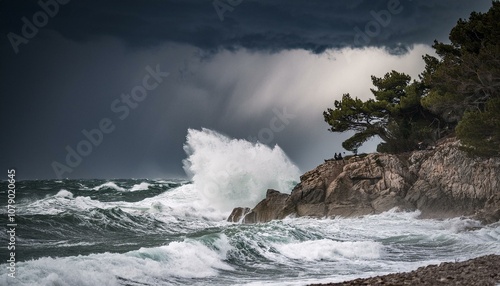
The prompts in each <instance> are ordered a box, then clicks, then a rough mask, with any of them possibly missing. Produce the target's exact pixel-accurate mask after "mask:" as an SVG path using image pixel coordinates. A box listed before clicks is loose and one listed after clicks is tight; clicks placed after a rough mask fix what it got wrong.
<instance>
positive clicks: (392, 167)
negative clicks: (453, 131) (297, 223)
mask: <svg viewBox="0 0 500 286" xmlns="http://www.w3.org/2000/svg"><path fill="white" fill-rule="evenodd" d="M395 207H397V208H399V209H401V210H415V209H418V210H420V211H421V217H422V218H449V217H456V216H473V217H475V218H477V219H480V220H482V221H483V222H485V223H492V222H496V221H498V220H500V158H490V159H484V158H473V157H470V156H468V155H467V154H466V153H465V152H463V151H461V150H460V149H459V143H458V141H456V140H454V139H448V140H447V141H445V142H442V143H441V144H439V145H438V146H437V147H435V149H434V150H425V151H415V152H411V153H407V154H399V155H392V154H370V155H367V156H366V157H363V158H359V157H355V158H351V159H349V160H346V161H327V162H325V163H324V164H321V165H319V166H318V167H317V168H316V169H314V170H311V171H309V172H307V173H305V174H304V175H302V176H301V177H300V183H299V184H298V185H297V186H295V188H294V189H293V190H292V193H291V194H290V195H288V194H282V193H280V192H278V191H275V190H268V191H267V195H266V198H265V199H264V200H262V201H261V202H260V203H259V204H257V206H255V208H253V209H252V210H251V211H249V212H248V213H247V214H243V216H244V218H243V220H242V221H243V222H244V223H254V222H267V221H271V220H273V219H282V218H284V217H286V216H289V215H295V216H311V217H335V216H344V217H347V216H360V215H367V214H376V213H381V212H384V211H387V210H390V209H392V208H395ZM235 210H236V209H235ZM233 212H234V211H233ZM231 221H235V220H234V219H233V220H231Z"/></svg>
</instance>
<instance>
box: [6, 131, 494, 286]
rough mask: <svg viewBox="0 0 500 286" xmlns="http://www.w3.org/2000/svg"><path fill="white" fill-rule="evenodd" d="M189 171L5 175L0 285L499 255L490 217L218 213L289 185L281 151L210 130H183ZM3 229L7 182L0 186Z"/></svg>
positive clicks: (207, 279)
mask: <svg viewBox="0 0 500 286" xmlns="http://www.w3.org/2000/svg"><path fill="white" fill-rule="evenodd" d="M185 150H186V152H187V154H188V158H187V159H186V160H185V161H184V167H185V169H186V172H187V173H189V175H190V176H191V177H192V179H191V180H189V181H188V180H177V179H154V180H152V179H107V180H103V179H95V180H32V181H20V182H17V183H16V195H17V196H16V223H17V228H16V250H15V251H16V278H15V279H14V278H11V277H8V276H7V274H8V273H9V272H8V270H7V267H8V263H7V261H6V260H7V259H8V258H9V252H10V251H8V250H7V244H8V241H9V234H8V233H7V231H6V230H8V228H7V229H6V230H5V231H2V232H1V233H0V246H1V247H0V257H1V262H0V263H1V265H0V269H1V271H0V285H71V286H77V285H305V284H308V283H326V282H335V281H343V280H349V279H354V278H359V277H368V276H375V275H380V274H387V273H390V272H402V271H410V270H414V269H416V268H418V267H420V266H423V265H427V264H436V263H439V262H443V261H456V260H458V261H463V260H466V259H469V258H473V257H477V256H481V255H485V254H493V253H494V254H500V224H499V223H497V224H493V225H489V226H481V225H480V223H479V222H477V221H473V220H470V219H464V218H454V219H447V220H421V219H418V218H417V217H418V215H419V213H418V212H396V211H389V212H386V213H383V214H379V215H371V216H365V217H361V218H331V219H313V218H287V219H284V220H281V221H272V222H269V223H260V224H252V225H246V224H240V223H229V222H226V218H227V216H228V215H229V213H230V211H231V209H232V207H236V206H249V207H253V206H254V205H255V203H256V202H258V201H259V200H260V199H262V198H263V196H264V195H265V191H266V187H267V186H269V187H274V188H278V189H280V188H281V191H285V192H286V191H288V192H289V191H290V190H291V188H292V187H293V185H294V184H295V183H296V182H297V180H298V175H299V172H298V169H297V168H296V167H295V166H293V164H292V163H291V162H290V161H289V160H288V159H287V158H286V156H285V155H284V153H283V152H282V151H281V149H279V147H275V148H273V149H271V148H269V147H267V146H264V145H260V144H254V143H250V142H246V141H244V140H234V139H230V138H227V137H224V136H222V135H220V134H217V133H216V132H213V131H210V130H202V131H194V130H191V131H190V133H189V134H188V138H187V142H186V145H185ZM0 198H1V200H0V202H1V206H0V213H1V216H2V223H1V224H2V227H3V228H4V229H5V228H6V224H7V221H6V219H5V218H6V215H7V200H6V198H7V182H5V181H2V182H1V183H0Z"/></svg>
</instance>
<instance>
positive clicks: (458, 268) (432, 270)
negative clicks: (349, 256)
mask: <svg viewBox="0 0 500 286" xmlns="http://www.w3.org/2000/svg"><path fill="white" fill-rule="evenodd" d="M319 285H323V286H334V285H335V286H336V285H385V286H387V285H500V255H487V256H482V257H478V258H474V259H470V260H467V261H463V262H444V263H441V264H439V265H429V266H425V267H420V268H418V269H417V270H415V271H412V272H406V273H395V274H388V275H384V276H376V277H371V278H360V279H355V280H352V281H346V282H340V283H328V284H311V286H319Z"/></svg>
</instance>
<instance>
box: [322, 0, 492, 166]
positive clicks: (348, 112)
mask: <svg viewBox="0 0 500 286" xmlns="http://www.w3.org/2000/svg"><path fill="white" fill-rule="evenodd" d="M433 48H434V49H435V50H436V53H437V54H438V55H439V58H436V57H433V56H430V55H425V56H424V57H423V59H424V62H425V64H426V67H425V70H424V71H423V72H422V74H421V75H420V77H419V80H418V81H416V80H414V81H413V82H412V81H411V78H410V77H409V76H408V75H406V74H404V73H399V72H397V71H392V72H390V73H387V74H386V75H385V76H384V77H382V78H377V77H375V76H372V83H373V85H374V87H375V88H372V89H371V92H372V95H373V97H372V98H371V99H369V100H367V101H362V100H360V99H358V98H352V97H351V95H350V94H344V95H343V96H342V100H336V101H335V102H334V108H328V109H327V110H326V111H325V112H324V113H323V116H324V119H325V121H326V122H327V123H328V124H329V125H330V129H329V130H330V131H332V132H345V131H348V130H352V131H355V134H354V135H353V136H352V137H350V138H349V139H347V140H346V141H344V142H343V144H342V146H343V147H344V148H345V149H346V150H350V151H353V152H356V151H357V149H358V148H359V147H360V146H361V145H362V144H363V143H364V142H366V141H367V140H368V139H370V138H371V137H374V136H378V137H379V138H381V139H382V140H383V142H382V143H381V144H380V145H379V146H378V148H377V150H378V151H379V152H390V153H398V152H406V151H411V150H415V149H417V148H419V147H421V146H422V145H428V144H432V143H434V142H435V141H436V140H437V139H439V138H441V137H442V136H444V135H448V134H450V133H453V132H454V131H455V129H456V135H457V137H458V138H459V139H460V140H461V143H462V144H463V147H464V149H466V150H468V151H470V152H471V153H472V154H477V155H483V156H497V155H500V2H496V1H494V2H492V7H491V8H490V10H489V11H488V12H486V13H477V12H473V13H472V14H471V15H470V18H469V19H468V20H463V19H460V20H459V21H458V22H457V25H456V26H455V27H454V28H453V29H452V30H451V32H450V43H449V44H444V43H440V42H437V41H435V42H434V45H433ZM422 143H425V144H422Z"/></svg>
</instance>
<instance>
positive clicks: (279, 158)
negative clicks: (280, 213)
mask: <svg viewBox="0 0 500 286" xmlns="http://www.w3.org/2000/svg"><path fill="white" fill-rule="evenodd" d="M186 139H187V140H186V143H185V145H184V150H185V152H186V153H187V155H188V158H187V159H185V160H184V161H183V164H184V170H185V171H186V173H187V174H188V175H190V176H191V177H192V181H193V185H194V186H195V188H196V190H197V191H198V192H199V193H200V194H201V196H202V197H203V198H204V199H205V200H206V201H207V202H208V203H209V204H210V205H211V206H214V207H216V208H218V209H220V210H224V211H227V210H231V209H232V208H234V207H236V206H247V207H253V206H255V205H256V204H257V203H258V202H259V201H260V200H262V199H263V198H264V197H265V194H266V190H267V189H270V188H272V189H277V190H279V191H281V192H286V193H289V192H290V191H291V188H292V187H293V186H294V184H295V183H296V182H297V181H298V179H299V175H300V171H299V169H298V168H297V167H296V166H295V165H294V164H293V163H292V162H291V161H290V159H288V157H287V156H286V154H285V153H284V152H283V150H282V149H281V148H280V147H279V146H277V145H276V146H275V147H274V148H270V147H268V146H266V145H264V144H261V143H251V142H248V141H246V140H241V139H231V138H229V137H226V136H224V135H222V134H219V133H217V132H215V131H212V130H209V129H202V130H201V131H200V130H194V129H189V130H188V134H187V137H186Z"/></svg>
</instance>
